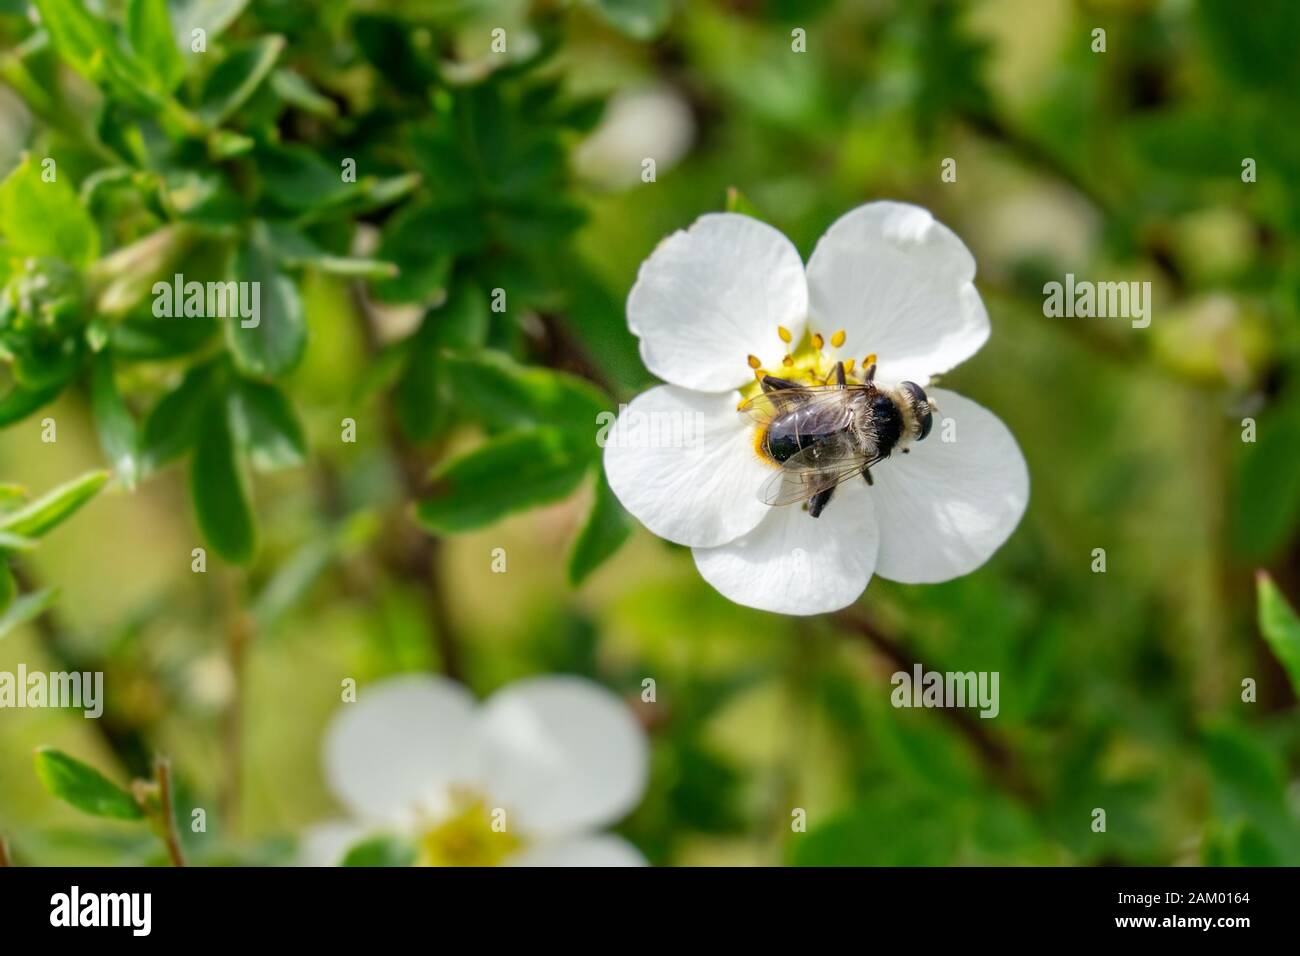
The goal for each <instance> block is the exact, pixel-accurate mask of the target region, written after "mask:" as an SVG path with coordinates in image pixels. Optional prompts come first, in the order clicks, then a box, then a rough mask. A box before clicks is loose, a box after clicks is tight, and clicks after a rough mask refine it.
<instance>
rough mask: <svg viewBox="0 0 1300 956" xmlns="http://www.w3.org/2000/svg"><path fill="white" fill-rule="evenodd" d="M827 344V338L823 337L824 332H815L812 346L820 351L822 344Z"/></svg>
mask: <svg viewBox="0 0 1300 956" xmlns="http://www.w3.org/2000/svg"><path fill="white" fill-rule="evenodd" d="M825 344H826V340H825V339H824V338H822V334H821V333H820V332H814V333H813V337H812V347H813V348H815V349H817V350H818V351H819V352H820V351H821V349H822V346H824V345H825Z"/></svg>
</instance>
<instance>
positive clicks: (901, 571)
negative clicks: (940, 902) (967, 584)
mask: <svg viewBox="0 0 1300 956" xmlns="http://www.w3.org/2000/svg"><path fill="white" fill-rule="evenodd" d="M927 393H928V394H929V396H930V398H931V400H932V401H934V402H935V404H937V405H938V407H939V410H938V412H936V413H935V416H934V429H933V431H931V432H930V435H929V437H928V438H926V439H925V441H922V442H919V443H917V444H914V445H912V446H911V453H910V454H907V455H894V456H892V457H891V458H890V459H889V460H888V461H886V462H882V463H881V464H880V465H878V466H877V467H876V468H873V469H872V471H871V474H872V477H873V478H874V479H875V482H876V484H875V487H874V488H873V489H872V490H873V491H874V492H875V493H876V520H877V521H879V522H880V557H879V558H878V560H877V562H876V573H877V574H879V575H880V576H881V577H883V578H889V579H890V580H891V581H902V582H904V583H907V584H923V583H934V582H936V581H947V580H949V579H950V578H955V577H960V576H961V575H963V574H969V573H970V572H971V571H974V570H975V569H976V568H978V567H979V566H980V565H981V564H983V563H984V562H985V561H987V560H988V559H989V558H990V557H991V556H992V554H993V552H994V551H996V550H997V549H998V548H999V547H1001V546H1002V543H1003V542H1004V541H1006V540H1007V538H1008V537H1010V535H1011V532H1012V531H1014V530H1015V527H1016V525H1017V524H1018V523H1019V522H1020V516H1021V515H1023V514H1024V513H1025V505H1026V504H1027V503H1028V502H1029V469H1028V468H1027V467H1026V465H1025V458H1024V456H1023V455H1022V454H1021V453H1020V446H1019V445H1017V444H1016V440H1015V438H1014V437H1013V436H1012V434H1011V432H1010V431H1009V430H1008V429H1007V426H1006V425H1004V424H1002V421H1001V420H1000V419H999V418H998V417H997V416H996V415H994V414H993V413H992V412H990V411H989V410H988V409H986V408H984V407H983V406H981V405H977V404H976V403H975V402H972V401H971V400H970V399H968V398H963V397H962V396H960V395H958V394H957V393H955V392H949V391H947V390H945V389H940V388H931V389H927ZM945 438H949V439H950V440H949V441H945V440H944V439H945Z"/></svg>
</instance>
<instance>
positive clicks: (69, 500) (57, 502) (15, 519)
mask: <svg viewBox="0 0 1300 956" xmlns="http://www.w3.org/2000/svg"><path fill="white" fill-rule="evenodd" d="M108 477H109V476H108V472H106V471H91V472H87V473H86V474H84V475H82V476H81V477H80V478H74V479H73V480H72V481H69V482H66V483H65V484H62V485H59V486H58V487H57V488H55V489H53V490H52V491H48V492H46V493H45V494H44V495H42V496H41V497H39V498H37V499H36V500H35V501H33V502H31V503H30V504H26V505H24V506H23V507H21V508H19V509H18V510H17V511H11V512H9V513H8V514H4V515H0V531H8V532H9V533H10V534H17V535H22V536H23V537H25V538H39V537H41V536H42V535H45V534H47V533H49V531H51V530H52V529H53V528H54V527H56V526H57V525H58V524H59V523H61V522H62V521H64V520H65V519H66V518H68V517H69V516H70V515H71V514H72V513H73V512H75V511H76V510H77V509H78V508H80V507H81V506H82V505H84V504H85V503H86V502H87V501H89V500H90V499H91V498H93V497H95V495H96V494H98V493H99V489H101V488H103V487H104V483H105V482H106V481H108Z"/></svg>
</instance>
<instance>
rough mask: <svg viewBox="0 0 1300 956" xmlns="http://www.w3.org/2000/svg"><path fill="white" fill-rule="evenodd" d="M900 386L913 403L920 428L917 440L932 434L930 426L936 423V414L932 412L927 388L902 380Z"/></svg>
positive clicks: (900, 389) (913, 409)
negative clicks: (926, 391) (926, 392)
mask: <svg viewBox="0 0 1300 956" xmlns="http://www.w3.org/2000/svg"><path fill="white" fill-rule="evenodd" d="M898 388H899V391H901V392H902V393H903V394H904V395H906V396H907V398H908V400H909V401H910V402H911V404H912V412H913V413H914V414H915V415H916V422H917V426H918V428H919V434H918V435H917V436H916V440H917V441H920V440H921V439H923V438H924V437H925V436H926V435H928V434H930V428H931V427H932V426H933V425H934V416H933V415H932V414H931V412H930V400H929V398H927V397H926V394H925V389H923V388H922V387H921V386H920V385H917V384H916V383H915V382H902V383H900V384H899V386H898Z"/></svg>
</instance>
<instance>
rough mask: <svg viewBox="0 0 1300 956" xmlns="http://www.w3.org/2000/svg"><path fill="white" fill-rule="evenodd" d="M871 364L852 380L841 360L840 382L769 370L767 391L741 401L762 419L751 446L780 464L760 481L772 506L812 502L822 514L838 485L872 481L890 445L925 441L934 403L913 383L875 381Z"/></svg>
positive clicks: (901, 448)
mask: <svg viewBox="0 0 1300 956" xmlns="http://www.w3.org/2000/svg"><path fill="white" fill-rule="evenodd" d="M875 376H876V366H875V365H872V366H870V367H869V368H868V369H867V370H866V372H865V374H864V375H863V377H862V380H861V381H851V380H849V379H848V378H847V376H846V375H845V372H844V363H843V362H838V363H836V366H835V373H834V377H835V382H834V383H833V384H829V383H828V384H824V385H801V384H799V383H798V382H791V381H789V380H787V379H783V378H777V377H775V376H773V375H765V376H764V377H763V378H762V379H761V380H760V384H761V386H762V389H763V390H762V392H760V393H759V394H758V395H755V396H754V397H753V398H751V399H749V400H748V401H745V402H742V403H741V405H740V413H741V414H742V415H745V416H747V417H748V418H750V419H751V420H752V421H754V423H755V424H756V425H757V428H758V430H757V433H756V436H755V441H754V447H755V448H756V449H757V451H758V453H759V455H760V456H762V457H763V458H764V459H766V460H767V461H769V462H771V463H772V464H774V465H777V466H779V468H780V471H778V472H777V473H776V474H775V475H773V476H772V478H771V479H769V480H768V481H767V483H766V484H765V485H764V486H763V489H762V491H761V492H760V495H759V496H760V497H761V498H762V499H763V500H764V501H765V502H767V503H768V504H769V505H788V504H794V503H796V502H800V501H806V502H807V503H808V513H809V514H810V515H812V516H813V517H814V518H816V517H818V516H819V515H820V514H821V513H822V511H823V510H824V509H825V507H826V505H827V504H828V503H829V502H830V500H831V495H832V494H834V492H835V489H836V487H838V486H839V485H840V484H841V483H842V482H844V481H847V480H848V479H850V478H855V477H857V476H858V475H861V476H862V477H863V478H864V479H865V480H866V482H867V484H872V478H871V468H872V466H873V465H876V464H878V463H880V462H882V461H884V460H885V459H886V458H888V457H889V456H890V455H891V454H892V453H893V452H895V451H898V452H901V453H902V454H907V453H908V452H909V451H910V449H909V448H908V445H909V444H911V443H912V442H915V441H921V440H923V439H924V438H925V437H926V436H927V435H929V434H930V428H931V426H932V425H933V423H934V412H935V411H937V407H936V406H935V404H934V403H933V402H932V401H931V400H930V399H929V398H928V397H927V396H926V394H925V389H923V388H921V386H920V385H917V384H916V383H915V382H900V383H899V384H898V385H896V386H887V385H879V384H877V383H876V381H875Z"/></svg>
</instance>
